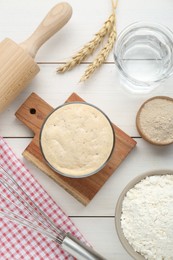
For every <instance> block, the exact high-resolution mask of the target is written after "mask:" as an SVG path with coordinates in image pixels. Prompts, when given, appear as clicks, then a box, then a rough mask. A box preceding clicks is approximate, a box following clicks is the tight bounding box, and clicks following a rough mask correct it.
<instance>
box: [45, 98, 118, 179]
mask: <svg viewBox="0 0 173 260" xmlns="http://www.w3.org/2000/svg"><path fill="white" fill-rule="evenodd" d="M40 144H41V149H42V153H43V155H44V158H45V159H46V161H47V162H48V163H49V165H50V166H51V167H52V168H53V169H55V170H56V171H58V172H59V173H61V174H63V175H65V176H69V177H85V176H88V175H91V174H92V173H95V172H97V171H98V169H100V168H102V167H103V166H104V164H105V163H106V162H107V160H108V159H109V157H110V155H111V153H112V150H113V147H114V132H113V128H112V125H111V123H110V121H109V119H108V118H107V117H106V116H105V115H104V113H103V112H101V111H100V110H99V109H97V108H96V107H94V106H92V105H89V104H87V103H82V102H81V103H80V102H79V103H75V102H74V103H67V104H65V105H63V106H61V107H59V108H57V109H56V110H55V111H54V112H53V113H52V114H50V115H49V117H48V118H47V120H46V121H45V123H44V125H43V128H42V131H41V136H40Z"/></svg>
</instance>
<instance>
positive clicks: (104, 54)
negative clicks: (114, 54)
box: [80, 27, 116, 82]
mask: <svg viewBox="0 0 173 260" xmlns="http://www.w3.org/2000/svg"><path fill="white" fill-rule="evenodd" d="M115 39H116V30H115V27H114V29H113V30H112V32H111V33H110V35H109V38H108V41H107V43H106V45H105V46H104V48H103V49H102V50H101V51H100V52H99V53H98V55H97V56H96V58H95V59H94V61H93V62H92V63H91V64H90V65H89V66H88V67H87V69H86V71H85V73H84V75H83V76H82V77H81V79H80V82H82V81H85V80H87V79H88V78H89V77H90V76H91V74H92V73H93V72H94V71H95V70H96V69H97V68H98V67H100V66H101V64H103V62H104V61H105V60H106V59H107V57H108V55H109V53H110V51H111V50H112V47H113V45H114V42H115Z"/></svg>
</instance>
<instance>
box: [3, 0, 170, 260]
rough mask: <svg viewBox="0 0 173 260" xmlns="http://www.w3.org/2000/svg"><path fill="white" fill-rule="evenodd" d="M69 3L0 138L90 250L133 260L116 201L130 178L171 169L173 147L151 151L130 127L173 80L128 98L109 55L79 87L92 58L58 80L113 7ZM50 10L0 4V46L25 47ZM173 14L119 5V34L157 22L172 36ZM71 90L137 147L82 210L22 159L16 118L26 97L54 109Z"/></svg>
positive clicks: (162, 8) (46, 1) (31, 1)
mask: <svg viewBox="0 0 173 260" xmlns="http://www.w3.org/2000/svg"><path fill="white" fill-rule="evenodd" d="M68 2H69V3H70V4H71V5H72V7H73V16H72V18H71V20H70V22H69V23H68V24H67V25H66V26H65V27H64V28H63V29H62V30H61V31H60V32H59V33H57V35H56V36H54V37H53V38H52V39H51V40H49V41H48V42H47V43H46V44H45V45H44V46H43V47H42V48H41V49H40V51H39V53H38V55H37V57H36V60H37V62H38V64H39V65H40V69H41V71H40V73H39V74H38V76H37V77H36V78H35V79H34V80H33V81H32V82H31V84H30V86H29V87H28V88H27V89H26V90H25V91H24V92H23V93H22V94H21V95H20V96H19V97H18V98H17V99H16V100H15V102H13V104H11V105H10V106H9V107H8V109H7V110H6V111H5V112H4V113H2V114H1V115H0V135H1V136H3V137H4V138H5V140H6V141H7V142H8V144H9V145H10V146H11V147H12V149H13V150H14V152H15V153H16V154H17V155H18V157H19V158H20V159H21V160H22V161H24V163H25V164H26V166H27V167H28V168H29V169H30V171H31V172H32V174H33V175H34V176H35V178H36V179H37V180H38V181H39V182H40V183H41V184H42V185H43V187H44V188H45V190H46V191H47V192H48V193H49V194H50V195H51V196H52V197H53V199H54V200H55V201H56V202H57V203H58V205H59V206H61V207H62V209H63V210H64V211H65V212H66V213H67V214H68V215H69V216H70V217H71V218H72V220H73V221H74V223H75V224H76V225H77V226H78V228H79V229H80V231H81V232H82V233H83V234H84V236H85V237H86V238H87V239H88V241H90V243H91V244H92V245H93V246H94V248H95V249H96V250H98V251H99V252H100V253H101V254H102V255H104V256H105V257H106V258H107V259H109V260H111V259H118V260H128V259H131V257H130V256H129V255H128V254H127V253H126V251H125V250H124V249H123V247H122V246H121V244H120V242H119V239H118V237H117V234H116V230H115V225H114V212H115V205H116V201H117V199H118V196H119V194H120V192H121V191H122V189H123V188H124V187H125V185H126V184H127V183H128V182H129V181H130V180H131V179H133V178H134V177H135V176H137V175H139V174H142V173H143V172H146V171H150V170H155V169H161V168H165V167H166V168H168V169H171V168H172V153H173V146H172V145H170V146H167V147H156V146H152V145H150V144H149V143H147V142H145V141H144V140H143V139H141V138H140V137H139V134H138V132H137V130H136V127H135V117H136V113H137V110H138V108H139V106H140V105H141V104H142V103H143V102H144V101H145V100H146V99H148V98H150V97H152V96H155V95H167V96H170V97H173V79H169V80H167V81H166V82H165V83H164V84H162V86H161V87H159V88H158V89H157V90H155V91H154V92H152V93H150V94H148V95H136V96H134V95H131V94H129V93H127V92H126V91H124V90H123V89H122V87H121V86H120V83H119V81H118V77H117V70H116V68H115V65H114V62H113V55H112V53H111V54H110V56H109V58H108V60H107V62H106V63H105V64H104V65H103V66H102V67H101V68H100V69H99V70H98V71H97V72H96V73H95V74H94V75H93V76H92V77H91V78H90V79H89V80H88V81H87V82H86V83H85V84H83V85H80V84H78V81H79V79H80V76H81V75H82V74H83V72H84V70H85V68H86V66H87V63H88V62H91V58H90V59H88V60H87V62H85V63H83V64H82V65H80V66H78V67H77V68H76V69H74V70H72V71H71V72H68V73H67V74H64V75H57V74H56V73H55V70H56V68H57V66H58V65H59V64H61V63H62V62H64V61H65V60H66V59H68V58H69V57H70V56H71V55H72V54H73V53H74V52H75V51H77V50H79V48H80V47H82V46H83V44H84V43H86V42H87V41H89V40H90V39H91V38H92V37H93V35H94V34H95V33H96V32H97V31H98V29H99V28H100V27H101V26H102V24H103V22H104V21H105V20H106V19H107V18H108V16H109V14H110V12H111V2H110V1H108V0H94V1H93V0H86V1H78V0H68ZM56 3H57V0H23V1H17V0H1V1H0V40H2V39H4V38H5V37H6V36H8V37H9V38H11V39H13V40H15V41H16V42H21V41H23V40H24V39H25V38H27V37H28V36H29V35H30V34H31V32H32V31H33V30H34V28H35V27H36V26H37V25H38V24H39V22H40V21H41V20H42V18H43V17H44V16H45V14H46V13H47V11H48V10H49V9H50V8H51V7H52V6H53V5H55V4H56ZM172 12H173V1H172V0H164V1H163V0H145V1H139V0H128V1H126V0H119V5H118V10H117V30H118V33H119V32H120V31H121V30H122V29H123V28H124V27H125V26H127V25H129V24H130V23H132V22H135V21H139V20H143V21H150V22H159V23H162V24H164V25H166V26H168V27H169V28H170V29H172V30H173V22H172V21H173V20H172ZM74 91H75V92H76V93H77V94H79V95H80V96H81V97H82V98H84V99H85V100H86V101H88V102H90V103H93V104H95V105H97V106H98V107H100V108H101V109H102V110H103V111H105V113H106V114H107V115H108V116H109V117H110V119H111V120H112V121H113V122H114V123H115V124H116V125H117V126H119V127H120V128H121V129H122V130H123V131H125V132H126V133H127V134H129V135H130V136H132V137H133V138H134V139H135V140H136V141H137V147H136V148H135V149H134V150H133V151H132V152H131V153H130V155H129V156H128V157H127V158H126V160H125V161H124V162H123V163H122V164H121V166H120V167H119V168H118V170H116V172H115V173H114V174H113V176H112V177H111V178H110V179H109V180H108V181H107V182H106V184H105V185H104V186H103V188H102V189H101V190H100V192H99V193H98V194H97V195H96V196H95V198H94V199H93V200H92V201H91V203H90V204H89V205H88V206H87V207H84V206H83V205H81V204H80V203H79V202H78V201H77V200H76V199H74V198H73V197H72V196H71V195H69V194H68V193H67V192H66V191H65V190H63V189H62V188H61V187H60V186H58V185H57V184H56V183H55V182H53V181H52V180H51V179H50V178H49V177H47V176H46V175H45V174H44V173H42V172H41V171H40V170H38V169H37V168H36V167H35V166H34V165H32V164H31V163H29V162H28V161H26V160H25V159H24V158H23V157H22V155H21V153H22V151H23V150H24V149H25V147H26V146H27V145H28V143H29V142H30V141H31V138H32V137H33V133H32V132H30V131H29V130H28V129H27V128H26V127H25V126H24V125H23V124H22V123H20V122H19V121H18V120H17V119H16V118H15V116H14V113H15V111H16V110H17V108H18V107H19V106H20V105H21V104H22V103H23V102H24V101H25V99H26V98H27V97H28V96H29V95H30V93H31V92H36V93H37V94H38V95H39V96H40V97H42V98H43V99H44V100H45V101H47V102H48V103H49V104H51V105H52V106H54V107H56V106H58V105H60V104H62V103H63V102H64V101H65V100H66V98H67V97H68V96H69V95H70V94H71V93H72V92H74Z"/></svg>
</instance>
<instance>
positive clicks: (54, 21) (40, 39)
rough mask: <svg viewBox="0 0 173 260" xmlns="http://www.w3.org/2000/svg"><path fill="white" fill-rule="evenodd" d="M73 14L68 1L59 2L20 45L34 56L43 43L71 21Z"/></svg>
mask: <svg viewBox="0 0 173 260" xmlns="http://www.w3.org/2000/svg"><path fill="white" fill-rule="evenodd" d="M71 15H72V8H71V6H70V5H69V4H68V3H66V2H63V3H59V4H57V5H56V6H54V7H53V8H52V9H51V10H50V11H49V13H48V14H47V16H46V17H45V18H44V20H43V21H42V22H41V24H40V25H39V26H38V27H37V29H36V30H35V32H34V33H33V34H32V35H31V36H30V37H29V38H28V39H27V40H26V41H24V42H22V43H21V44H20V46H21V47H22V48H23V49H24V50H26V51H27V52H28V53H29V54H30V55H31V56H32V57H33V58H34V57H35V55H36V53H37V51H38V49H39V48H40V47H41V46H42V44H43V43H45V42H46V41H47V40H48V39H49V38H50V37H51V36H53V35H54V34H55V33H56V32H58V31H59V30H60V29H61V28H62V27H63V26H64V25H65V24H66V23H67V22H68V21H69V19H70V18H71Z"/></svg>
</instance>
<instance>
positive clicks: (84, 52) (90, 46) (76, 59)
mask: <svg viewBox="0 0 173 260" xmlns="http://www.w3.org/2000/svg"><path fill="white" fill-rule="evenodd" d="M111 1H112V8H113V12H112V14H111V15H110V16H109V18H108V20H106V22H105V23H104V25H103V27H102V28H101V29H100V30H99V31H98V32H97V33H96V34H95V37H94V38H93V39H92V40H91V41H89V42H88V43H87V44H85V45H84V46H83V48H82V49H81V50H79V51H78V52H77V53H76V54H75V55H73V56H72V58H71V59H70V60H69V61H67V62H66V63H65V64H64V65H63V66H61V67H59V68H57V72H59V73H64V72H66V71H68V70H71V69H72V68H73V67H75V66H76V65H77V64H80V63H81V62H82V61H84V60H85V59H86V58H87V57H88V56H89V55H91V54H92V53H93V52H94V51H95V50H96V49H97V47H98V46H99V45H100V43H101V42H102V41H103V40H104V38H105V36H107V35H108V40H107V43H106V44H105V46H104V47H103V49H102V50H101V51H100V52H99V54H98V55H97V57H96V58H95V60H94V61H93V63H92V64H90V65H89V66H88V68H87V70H86V71H85V73H84V75H83V76H82V78H81V80H80V81H85V80H86V79H88V78H89V77H90V75H91V74H92V73H93V72H94V71H95V70H96V69H97V68H98V67H99V66H100V65H101V64H102V63H103V62H104V61H105V60H106V58H107V56H108V54H109V52H110V51H111V49H112V47H113V45H114V41H115V39H116V28H115V24H116V19H115V9H116V7H117V2H116V4H115V3H114V2H113V0H111Z"/></svg>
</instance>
